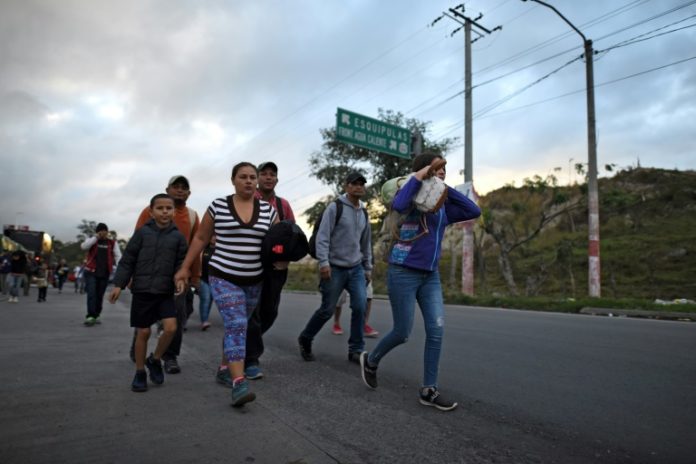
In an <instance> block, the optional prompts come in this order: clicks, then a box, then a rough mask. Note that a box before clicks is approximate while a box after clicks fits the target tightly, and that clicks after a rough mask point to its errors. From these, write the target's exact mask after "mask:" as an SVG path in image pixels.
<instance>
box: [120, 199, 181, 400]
mask: <svg viewBox="0 0 696 464" xmlns="http://www.w3.org/2000/svg"><path fill="white" fill-rule="evenodd" d="M150 215H151V216H152V219H150V221H149V222H147V223H146V224H145V225H144V226H143V227H141V228H139V229H138V230H136V231H135V233H134V234H133V237H131V239H130V241H129V242H128V246H126V251H125V252H124V253H123V257H122V258H121V261H119V263H118V268H117V269H116V274H115V276H114V289H113V290H112V291H111V294H110V295H109V301H110V302H111V303H115V302H116V300H118V297H119V295H120V294H121V290H122V289H124V288H125V287H126V285H128V283H129V282H131V279H132V283H131V293H132V294H133V297H132V299H131V315H130V322H131V327H135V328H136V331H137V335H136V339H135V369H136V370H135V377H134V378H133V383H132V384H131V390H133V391H134V392H144V391H147V375H146V374H145V367H147V370H148V371H149V372H150V381H151V382H152V383H154V384H157V385H161V384H162V383H164V371H163V370H162V355H163V354H164V352H165V350H166V349H167V347H168V346H169V343H170V342H171V341H172V337H174V333H175V332H176V307H175V306H174V291H175V288H174V274H175V273H176V271H177V270H178V269H179V268H180V267H181V263H182V262H183V261H184V257H185V256H186V251H187V245H186V238H184V236H183V235H181V233H180V232H179V230H178V229H177V228H176V226H175V225H174V224H173V223H172V218H173V215H174V199H173V198H172V197H170V196H169V195H167V194H166V193H160V194H157V195H155V196H154V197H152V199H151V200H150ZM158 320H161V321H162V326H163V328H164V331H163V332H162V334H161V335H160V337H159V339H158V341H157V347H156V348H155V351H154V352H152V353H150V355H149V356H148V357H147V359H146V358H145V354H146V353H147V341H148V339H149V338H150V326H151V325H152V324H154V323H155V322H157V321H158Z"/></svg>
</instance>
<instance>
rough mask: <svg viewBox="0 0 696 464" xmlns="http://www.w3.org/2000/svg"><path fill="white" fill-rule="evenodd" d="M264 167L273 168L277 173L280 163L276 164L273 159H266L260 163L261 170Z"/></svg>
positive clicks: (259, 168)
mask: <svg viewBox="0 0 696 464" xmlns="http://www.w3.org/2000/svg"><path fill="white" fill-rule="evenodd" d="M264 169H273V171H275V173H276V174H278V165H277V164H275V163H274V162H273V161H265V162H263V163H261V164H259V167H258V170H259V172H261V171H263V170H264Z"/></svg>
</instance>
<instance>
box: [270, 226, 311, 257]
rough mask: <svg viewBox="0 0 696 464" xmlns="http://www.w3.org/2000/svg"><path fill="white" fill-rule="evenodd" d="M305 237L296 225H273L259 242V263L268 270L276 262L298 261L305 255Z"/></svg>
mask: <svg viewBox="0 0 696 464" xmlns="http://www.w3.org/2000/svg"><path fill="white" fill-rule="evenodd" d="M308 251H309V245H308V244H307V237H306V236H305V234H304V232H302V229H301V228H300V226H298V225H297V224H294V223H292V222H289V221H280V222H278V223H277V224H273V225H272V226H271V228H270V229H269V230H268V233H267V234H266V236H265V237H264V238H263V242H261V262H262V263H263V266H264V267H266V268H268V267H271V266H273V263H275V262H276V261H299V260H301V259H302V258H304V257H305V256H306V255H307V252H308Z"/></svg>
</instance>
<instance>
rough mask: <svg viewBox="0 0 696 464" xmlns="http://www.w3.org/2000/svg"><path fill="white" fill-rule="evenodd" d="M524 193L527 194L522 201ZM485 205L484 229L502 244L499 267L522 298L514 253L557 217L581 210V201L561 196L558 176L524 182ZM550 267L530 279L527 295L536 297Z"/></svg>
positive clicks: (505, 189) (510, 287) (515, 294)
mask: <svg viewBox="0 0 696 464" xmlns="http://www.w3.org/2000/svg"><path fill="white" fill-rule="evenodd" d="M520 193H523V194H524V195H523V196H522V198H521V199H520ZM482 204H483V208H482V209H483V214H482V218H483V228H484V230H485V231H486V233H487V234H488V235H490V236H491V237H492V238H493V240H494V241H495V243H496V244H497V245H498V265H499V267H500V272H501V275H502V277H503V280H504V281H505V284H506V286H507V288H508V291H509V292H510V294H511V295H514V296H518V295H519V290H518V288H517V283H516V281H515V273H514V266H513V262H512V256H511V254H512V252H513V251H514V250H515V249H516V248H518V247H521V246H522V245H524V244H526V243H527V242H529V241H531V240H533V239H534V238H535V237H537V236H538V235H539V234H540V232H541V231H542V230H543V229H544V227H546V226H547V225H548V224H549V223H551V222H553V221H554V220H555V219H556V218H557V217H559V216H561V215H566V214H568V213H569V212H570V211H572V210H574V209H576V208H579V207H580V206H581V204H582V203H581V201H579V200H574V201H572V200H569V199H568V198H567V197H566V196H564V195H559V193H558V181H557V179H556V177H555V176H553V175H549V176H547V177H546V178H542V177H540V176H538V175H537V176H534V177H533V178H532V179H524V187H522V188H521V189H520V192H514V191H512V190H511V189H508V188H505V187H504V188H503V189H501V191H500V193H499V194H498V195H496V196H495V198H493V197H491V195H488V196H487V198H486V199H485V200H484V201H483V202H482ZM547 269H548V265H547V264H546V263H543V262H542V263H541V264H540V265H539V270H538V275H537V276H535V277H534V278H532V279H527V292H526V293H527V294H536V293H537V292H538V291H539V289H540V286H541V284H542V283H543V281H544V280H545V278H546V272H547Z"/></svg>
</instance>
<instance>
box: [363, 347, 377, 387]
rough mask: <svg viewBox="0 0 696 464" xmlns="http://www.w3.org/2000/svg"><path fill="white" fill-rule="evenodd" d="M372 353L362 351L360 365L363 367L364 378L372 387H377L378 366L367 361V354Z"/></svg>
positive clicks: (366, 383)
mask: <svg viewBox="0 0 696 464" xmlns="http://www.w3.org/2000/svg"><path fill="white" fill-rule="evenodd" d="M369 354H370V353H368V352H367V351H363V352H362V353H360V367H361V368H362V379H363V382H365V385H367V386H368V387H370V388H377V368H376V367H371V366H370V363H368V362H367V356H368V355H369Z"/></svg>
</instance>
